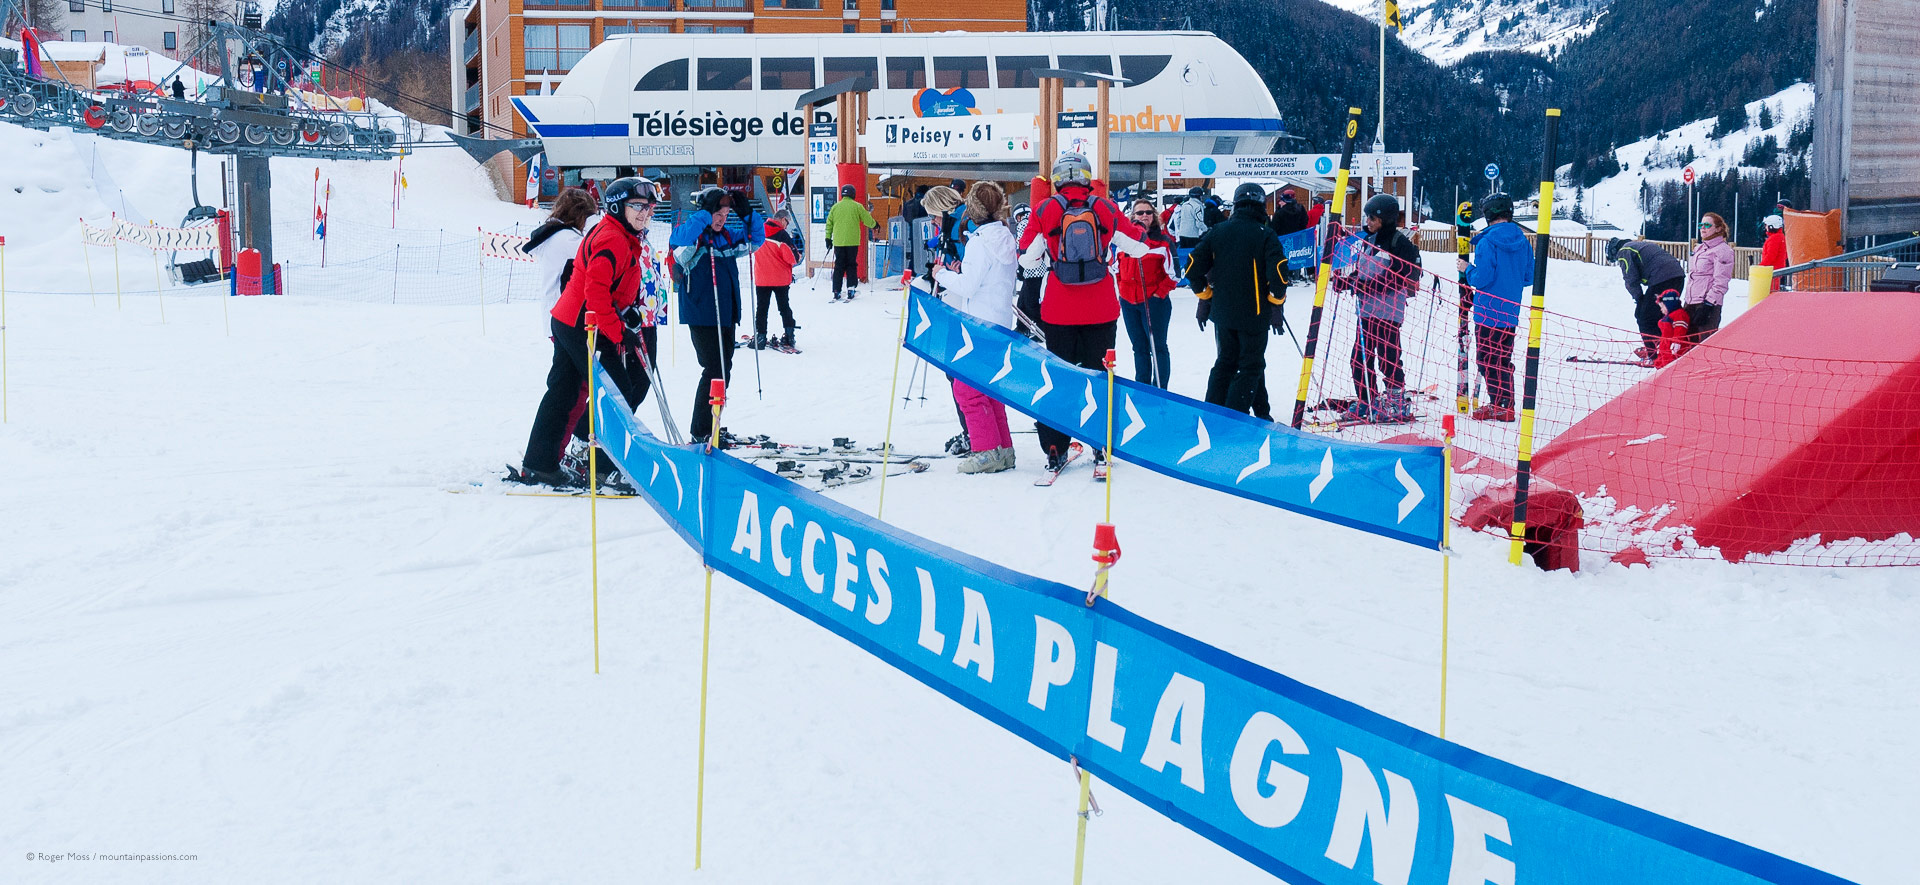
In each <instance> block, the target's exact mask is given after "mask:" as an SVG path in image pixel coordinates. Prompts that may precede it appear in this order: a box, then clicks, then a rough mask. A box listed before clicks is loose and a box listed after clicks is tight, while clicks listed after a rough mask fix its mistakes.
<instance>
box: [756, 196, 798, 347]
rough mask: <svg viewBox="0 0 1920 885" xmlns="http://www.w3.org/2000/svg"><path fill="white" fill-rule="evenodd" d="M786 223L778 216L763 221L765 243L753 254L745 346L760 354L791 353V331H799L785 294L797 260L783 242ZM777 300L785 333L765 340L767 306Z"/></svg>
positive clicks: (786, 242) (784, 241)
mask: <svg viewBox="0 0 1920 885" xmlns="http://www.w3.org/2000/svg"><path fill="white" fill-rule="evenodd" d="M786 230H787V223H786V221H785V219H783V218H781V217H780V216H777V215H776V216H774V217H773V218H769V219H767V223H766V227H765V231H766V243H765V244H764V245H762V246H761V247H760V249H759V250H758V251H756V252H754V253H753V288H754V302H753V340H752V341H751V342H749V343H748V344H747V346H748V347H751V348H753V349H755V350H760V349H762V348H765V347H767V346H768V345H769V344H771V345H772V346H774V347H778V348H780V349H781V350H793V348H794V344H793V330H795V329H798V328H800V325H799V324H798V323H795V322H794V321H793V305H792V303H791V302H790V301H789V299H788V298H787V293H788V292H789V291H790V290H791V289H792V287H793V269H794V267H795V266H796V265H798V264H799V263H800V259H799V258H798V257H796V256H795V255H794V254H793V246H792V245H790V244H789V243H788V241H787V238H786ZM774 300H778V301H779V304H780V320H781V323H782V325H784V326H785V327H786V331H785V332H784V333H782V334H781V335H780V337H778V338H775V339H769V338H767V310H768V308H769V307H770V305H769V304H768V302H770V301H774Z"/></svg>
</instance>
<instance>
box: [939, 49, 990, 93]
mask: <svg viewBox="0 0 1920 885" xmlns="http://www.w3.org/2000/svg"><path fill="white" fill-rule="evenodd" d="M933 85H934V87H935V88H937V89H955V88H959V87H966V88H968V89H985V88H986V87H987V57H986V56H984V55H959V56H947V55H937V56H934V58H933Z"/></svg>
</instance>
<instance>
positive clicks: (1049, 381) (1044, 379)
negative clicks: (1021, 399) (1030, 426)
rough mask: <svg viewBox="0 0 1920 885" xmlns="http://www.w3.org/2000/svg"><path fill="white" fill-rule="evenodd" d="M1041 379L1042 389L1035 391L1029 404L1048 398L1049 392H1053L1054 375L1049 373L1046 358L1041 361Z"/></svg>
mask: <svg viewBox="0 0 1920 885" xmlns="http://www.w3.org/2000/svg"><path fill="white" fill-rule="evenodd" d="M1040 381H1041V384H1040V389H1039V390H1036V391H1034V392H1033V399H1030V400H1028V401H1027V405H1029V406H1031V405H1036V404H1038V403H1039V402H1040V400H1042V399H1044V398H1046V395H1047V394H1049V393H1052V392H1053V376H1052V375H1049V374H1047V364H1046V362H1045V361H1044V360H1043V361H1041V363H1040Z"/></svg>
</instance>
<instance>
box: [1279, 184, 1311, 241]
mask: <svg viewBox="0 0 1920 885" xmlns="http://www.w3.org/2000/svg"><path fill="white" fill-rule="evenodd" d="M1270 224H1271V226H1272V228H1273V232H1274V234H1275V235H1276V236H1282V237H1284V236H1286V235H1287V234H1292V233H1299V232H1300V231H1303V230H1306V229H1307V210H1306V207H1304V206H1302V205H1300V203H1299V198H1298V197H1296V196H1295V194H1294V191H1293V187H1292V186H1291V185H1289V186H1287V187H1284V188H1281V189H1280V205H1278V206H1275V207H1273V221H1272V222H1271V223H1270Z"/></svg>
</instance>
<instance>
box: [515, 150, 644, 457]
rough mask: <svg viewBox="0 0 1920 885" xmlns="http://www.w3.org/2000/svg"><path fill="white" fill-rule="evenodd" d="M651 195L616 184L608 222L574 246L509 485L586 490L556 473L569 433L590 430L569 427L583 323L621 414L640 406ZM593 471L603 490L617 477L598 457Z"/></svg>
mask: <svg viewBox="0 0 1920 885" xmlns="http://www.w3.org/2000/svg"><path fill="white" fill-rule="evenodd" d="M657 195H658V191H657V190H656V189H655V188H654V185H653V182H651V181H648V180H646V179H644V178H622V179H620V180H618V181H615V182H614V183H613V184H612V185H610V186H609V187H608V188H607V191H606V197H605V200H604V202H603V203H602V206H603V207H604V208H605V209H606V215H604V216H602V217H601V218H600V222H599V223H598V224H596V225H594V227H593V230H592V232H590V233H588V234H587V236H586V237H585V238H584V239H582V240H581V241H580V247H579V249H577V250H576V251H575V252H574V257H573V271H572V272H571V273H570V274H569V275H568V278H567V284H566V286H565V288H563V289H562V291H561V293H560V297H559V299H558V300H557V301H556V302H555V303H554V305H553V309H552V310H551V311H549V312H548V313H549V316H550V319H549V320H548V323H547V325H548V329H549V330H550V331H551V332H552V335H553V365H552V367H551V368H549V369H548V370H547V392H546V395H545V396H543V397H541V399H540V407H539V410H538V411H536V412H535V413H534V418H533V429H532V431H531V432H529V433H528V435H527V450H526V454H525V455H524V456H523V457H522V459H521V462H520V469H519V470H512V469H509V473H508V477H507V478H508V479H510V480H513V481H515V482H523V483H539V484H544V485H548V486H553V487H556V488H562V487H569V486H579V485H585V484H586V482H585V478H584V477H575V476H569V475H567V474H565V473H563V472H562V471H561V469H560V454H561V450H562V447H563V446H564V445H565V443H566V438H567V432H568V429H569V426H571V427H572V430H573V433H574V434H575V435H577V436H579V437H581V438H582V439H585V438H586V437H587V435H588V432H589V427H588V425H589V424H590V423H591V417H590V415H589V414H587V413H586V412H585V411H584V410H583V412H582V414H581V415H580V417H579V418H578V419H577V420H574V421H570V420H568V418H569V413H570V412H572V410H573V408H574V405H575V404H576V403H577V402H579V399H580V390H581V386H582V385H584V384H586V383H587V378H588V377H589V373H588V359H587V327H588V324H589V322H591V323H592V325H593V328H594V330H595V331H596V332H597V335H596V341H595V348H594V351H595V354H596V356H595V359H596V360H597V362H598V363H599V365H600V367H601V368H602V369H604V370H605V371H606V374H607V377H609V378H611V379H612V380H613V384H614V387H615V388H617V389H618V390H619V391H620V395H621V396H622V397H624V398H625V400H626V405H627V407H628V408H633V407H636V406H638V405H640V403H642V402H644V401H645V400H646V398H647V391H648V389H649V383H648V378H647V374H646V370H645V368H644V366H643V365H642V363H641V359H640V357H641V355H642V354H638V353H634V352H633V350H634V348H642V349H644V355H645V357H646V359H647V360H649V361H651V360H652V359H653V355H654V354H655V353H657V350H656V349H655V345H656V343H657V341H656V339H655V336H654V328H653V324H654V319H655V317H654V316H653V315H649V313H648V310H647V305H646V304H645V303H644V302H642V300H641V299H642V296H643V294H644V295H645V296H646V297H648V298H650V299H658V298H659V297H660V293H659V269H658V265H657V264H656V262H655V259H654V254H653V248H652V247H651V246H650V245H649V244H648V243H647V225H649V224H650V223H652V221H653V207H654V204H655V200H656V197H657ZM598 467H599V469H600V473H601V474H602V477H603V479H602V482H603V483H605V482H607V481H608V480H609V479H611V478H612V477H613V476H614V475H615V474H614V470H615V468H614V466H613V460H612V459H611V458H608V457H606V456H605V454H604V453H602V455H601V456H600V457H599V459H598Z"/></svg>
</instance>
